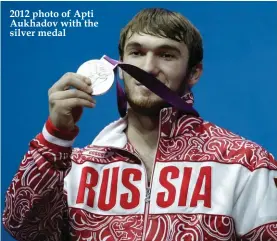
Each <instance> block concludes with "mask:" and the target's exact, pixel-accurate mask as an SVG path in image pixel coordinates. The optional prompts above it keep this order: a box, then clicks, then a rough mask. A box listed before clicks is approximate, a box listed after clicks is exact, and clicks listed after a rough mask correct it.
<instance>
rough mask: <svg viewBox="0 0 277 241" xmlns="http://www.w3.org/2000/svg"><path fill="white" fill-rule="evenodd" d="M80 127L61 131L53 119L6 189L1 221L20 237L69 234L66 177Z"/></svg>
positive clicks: (25, 240)
mask: <svg viewBox="0 0 277 241" xmlns="http://www.w3.org/2000/svg"><path fill="white" fill-rule="evenodd" d="M77 134H78V128H77V127H76V128H75V130H73V131H72V132H66V131H60V130H58V129H57V128H55V126H54V125H53V124H52V123H51V121H50V119H48V120H47V122H46V124H45V125H44V128H43V131H42V133H40V134H39V135H38V136H36V138H34V139H33V140H32V141H31V142H30V145H29V150H28V152H27V153H26V154H25V156H24V158H23V160H22V161H21V163H20V167H19V170H18V172H17V173H16V175H15V176H14V178H13V180H12V183H11V185H10V186H9V188H8V190H7V192H6V199H5V208H4V213H3V217H2V221H3V224H4V227H5V228H6V230H7V231H8V232H9V233H10V234H11V235H12V236H13V237H14V238H15V239H17V240H19V241H32V240H36V241H48V240H49V241H50V240H51V241H56V240H57V241H58V240H59V241H60V240H65V238H66V233H68V232H66V229H67V221H66V220H67V203H66V195H65V193H64V191H63V180H64V177H65V176H66V174H67V173H68V171H69V170H70V166H71V161H70V159H71V155H72V148H71V146H72V144H73V141H74V138H75V137H76V136H77Z"/></svg>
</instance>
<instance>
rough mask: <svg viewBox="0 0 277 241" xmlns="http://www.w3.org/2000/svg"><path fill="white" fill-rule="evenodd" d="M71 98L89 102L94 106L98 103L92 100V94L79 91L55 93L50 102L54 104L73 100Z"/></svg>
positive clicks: (50, 97) (71, 90)
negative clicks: (58, 101) (59, 101)
mask: <svg viewBox="0 0 277 241" xmlns="http://www.w3.org/2000/svg"><path fill="white" fill-rule="evenodd" d="M71 98H78V99H83V100H87V101H89V102H91V103H94V104H95V103H96V101H95V100H94V99H93V98H92V96H91V95H90V94H87V93H85V92H83V91H80V90H77V89H70V90H65V91H57V92H54V93H52V94H51V95H50V96H49V102H50V103H54V102H55V101H57V100H65V99H71Z"/></svg>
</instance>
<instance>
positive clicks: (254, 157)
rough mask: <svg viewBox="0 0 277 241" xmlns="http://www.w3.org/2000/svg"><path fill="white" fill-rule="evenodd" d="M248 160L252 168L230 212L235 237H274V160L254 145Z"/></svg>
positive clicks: (276, 195)
mask: <svg viewBox="0 0 277 241" xmlns="http://www.w3.org/2000/svg"><path fill="white" fill-rule="evenodd" d="M250 163H251V166H252V170H249V177H248V180H247V182H246V185H245V186H244V189H243V191H242V192H241V194H240V196H239V198H238V200H237V202H236V204H235V207H234V213H233V215H234V218H235V223H236V231H237V234H238V236H239V237H240V239H239V240H241V241H246V240H247V241H262V240H277V162H276V160H274V158H273V156H272V155H271V154H270V153H268V152H267V151H266V150H264V149H263V148H262V147H257V148H255V150H252V151H251V158H250Z"/></svg>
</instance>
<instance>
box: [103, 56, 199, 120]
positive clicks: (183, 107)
mask: <svg viewBox="0 0 277 241" xmlns="http://www.w3.org/2000/svg"><path fill="white" fill-rule="evenodd" d="M104 59H105V60H107V61H108V62H109V63H111V64H112V65H114V66H118V67H120V68H121V69H122V70H124V71H125V72H126V73H128V74H129V75H131V76H132V77H133V78H135V79H136V80H137V81H139V82H140V83H141V84H143V85H144V86H145V87H147V88H148V89H149V90H151V91H152V92H153V93H155V94H156V95H158V96H159V97H161V98H162V99H163V100H165V101H166V102H167V103H169V104H171V105H172V106H173V107H175V108H177V109H178V110H180V111H183V112H185V113H187V114H192V115H194V116H197V117H198V116H199V114H198V112H197V111H196V110H195V109H194V108H193V107H192V105H191V104H188V103H187V102H186V101H185V100H183V99H182V98H181V97H180V96H179V95H177V94H176V93H175V92H174V91H172V90H171V89H169V88H168V87H167V86H166V85H164V84H163V83H162V82H161V81H159V80H158V79H157V78H155V77H154V76H153V75H151V74H149V73H147V72H146V71H144V70H142V69H140V68H138V67H136V66H134V65H131V64H125V63H122V62H119V61H116V60H114V59H111V58H109V57H108V56H106V55H105V56H104ZM116 88H117V97H118V98H117V104H118V108H119V113H120V116H121V117H123V116H125V114H126V109H127V100H126V95H125V92H124V90H123V89H122V87H121V86H120V84H119V81H118V80H117V83H116Z"/></svg>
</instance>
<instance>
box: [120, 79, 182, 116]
mask: <svg viewBox="0 0 277 241" xmlns="http://www.w3.org/2000/svg"><path fill="white" fill-rule="evenodd" d="M127 76H128V77H127ZM127 76H126V75H125V74H123V82H124V87H125V94H126V99H127V102H128V104H129V106H130V107H131V109H132V110H133V111H134V112H136V113H138V114H140V115H142V116H149V117H159V114H160V111H161V110H162V109H163V108H167V107H170V106H171V104H169V103H167V102H166V101H164V100H163V99H162V98H160V97H159V96H157V95H156V94H154V93H153V92H152V91H150V90H149V89H144V90H141V89H140V88H139V87H137V86H136V84H135V83H134V79H132V77H130V76H129V75H128V74H127ZM128 82H129V83H128ZM186 87H187V84H186V81H182V82H181V84H180V86H179V88H178V90H177V91H176V94H178V95H179V96H182V95H183V94H184V92H185V89H186ZM137 88H138V89H137ZM145 88H146V87H145ZM136 89H137V90H136Z"/></svg>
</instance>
